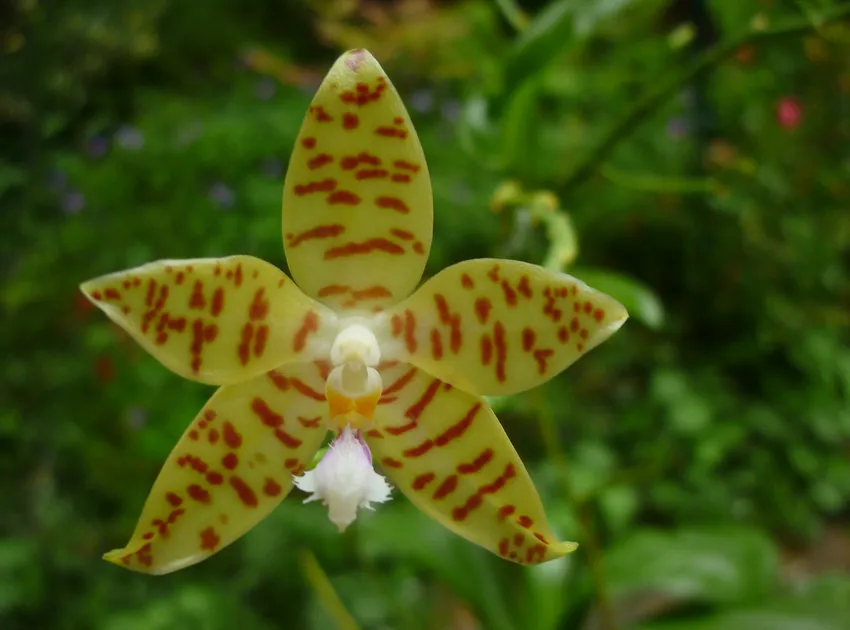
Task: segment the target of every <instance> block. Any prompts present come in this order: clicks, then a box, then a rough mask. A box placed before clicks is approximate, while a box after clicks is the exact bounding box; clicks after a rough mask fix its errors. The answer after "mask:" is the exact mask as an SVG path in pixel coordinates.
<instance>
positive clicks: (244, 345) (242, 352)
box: [237, 323, 254, 365]
mask: <svg viewBox="0 0 850 630" xmlns="http://www.w3.org/2000/svg"><path fill="white" fill-rule="evenodd" d="M253 336H254V325H253V324H251V323H247V324H245V326H243V327H242V341H241V342H240V343H239V347H238V348H237V353H238V354H239V362H240V363H242V365H247V364H248V359H250V358H251V338H252V337H253Z"/></svg>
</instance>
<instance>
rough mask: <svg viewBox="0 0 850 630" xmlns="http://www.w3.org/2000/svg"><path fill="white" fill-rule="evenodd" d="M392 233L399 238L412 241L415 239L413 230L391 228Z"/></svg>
mask: <svg viewBox="0 0 850 630" xmlns="http://www.w3.org/2000/svg"><path fill="white" fill-rule="evenodd" d="M390 234H392V235H393V236H397V237H398V238H400V239H402V240H404V241H412V240H413V238H414V237H413V232H408V231H407V230H402V229H400V228H392V229H391V230H390Z"/></svg>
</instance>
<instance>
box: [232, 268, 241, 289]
mask: <svg viewBox="0 0 850 630" xmlns="http://www.w3.org/2000/svg"><path fill="white" fill-rule="evenodd" d="M233 284H234V285H235V286H237V287H239V286H242V263H239V264H238V265H236V270H235V271H234V272H233Z"/></svg>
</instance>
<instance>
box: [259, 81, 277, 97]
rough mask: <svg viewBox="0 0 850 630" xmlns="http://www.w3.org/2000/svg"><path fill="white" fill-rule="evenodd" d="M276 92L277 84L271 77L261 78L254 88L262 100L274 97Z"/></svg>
mask: <svg viewBox="0 0 850 630" xmlns="http://www.w3.org/2000/svg"><path fill="white" fill-rule="evenodd" d="M276 92H277V84H276V83H275V82H274V81H273V80H272V79H270V78H269V77H263V78H261V79H260V80H259V81H257V85H256V87H255V88H254V93H255V94H256V95H257V98H258V99H260V100H261V101H268V100H270V99H271V98H272V97H274V95H275V93H276Z"/></svg>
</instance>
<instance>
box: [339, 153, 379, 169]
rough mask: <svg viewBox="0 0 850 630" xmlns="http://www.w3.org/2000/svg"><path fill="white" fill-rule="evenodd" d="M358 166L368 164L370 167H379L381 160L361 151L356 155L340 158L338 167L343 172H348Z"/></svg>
mask: <svg viewBox="0 0 850 630" xmlns="http://www.w3.org/2000/svg"><path fill="white" fill-rule="evenodd" d="M358 164H369V165H370V166H380V164H381V159H380V158H379V157H377V156H376V155H372V154H371V153H367V152H366V151H361V152H360V153H358V154H357V155H346V156H345V157H343V158H342V161H341V162H340V166H341V167H342V170H344V171H350V170H352V169H354V168H357V165H358Z"/></svg>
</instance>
